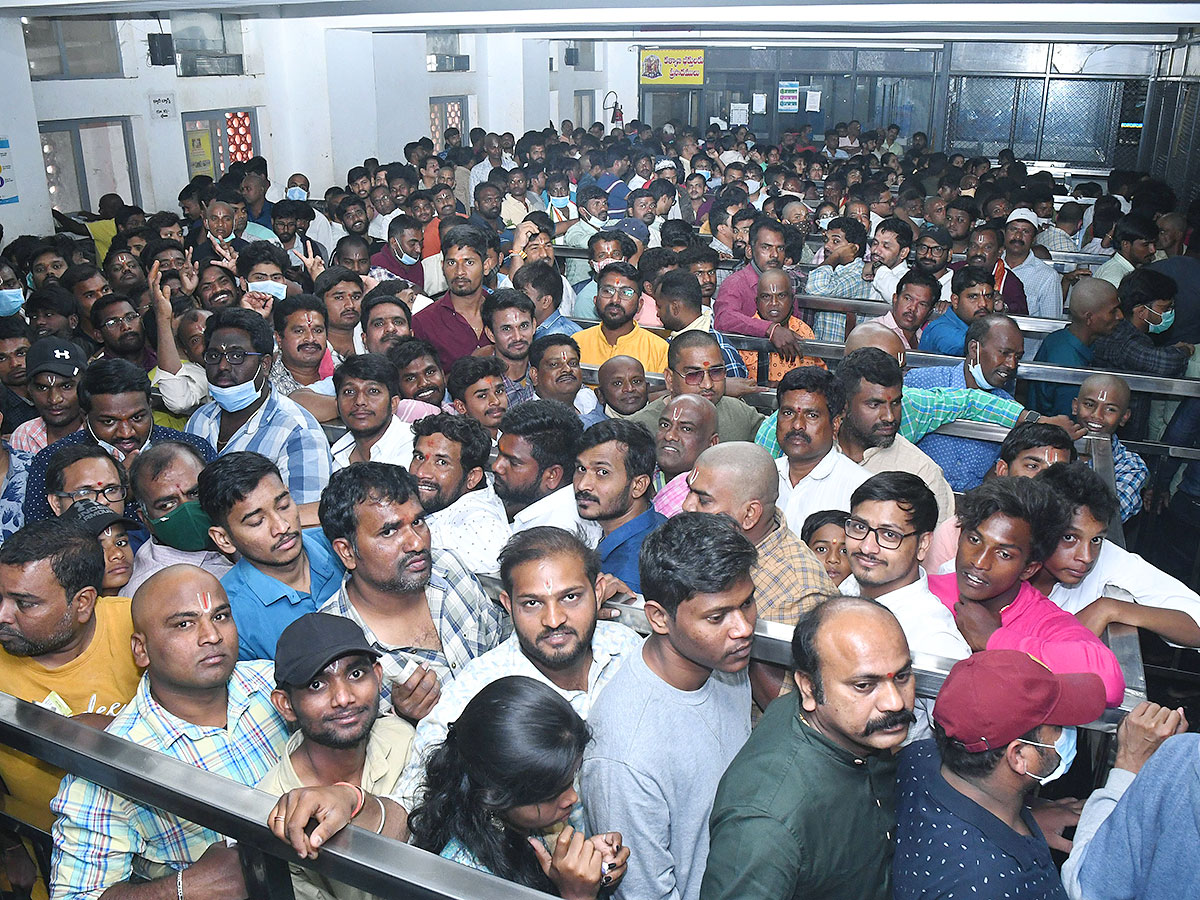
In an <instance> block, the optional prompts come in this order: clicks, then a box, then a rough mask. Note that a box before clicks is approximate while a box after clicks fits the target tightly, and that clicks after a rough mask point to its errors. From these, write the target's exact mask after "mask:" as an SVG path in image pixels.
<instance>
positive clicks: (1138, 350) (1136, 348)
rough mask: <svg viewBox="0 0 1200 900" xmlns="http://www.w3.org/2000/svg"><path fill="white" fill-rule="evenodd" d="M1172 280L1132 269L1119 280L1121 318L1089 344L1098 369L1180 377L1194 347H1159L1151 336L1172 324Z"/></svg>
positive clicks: (1118, 297)
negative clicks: (1114, 326) (1107, 332)
mask: <svg viewBox="0 0 1200 900" xmlns="http://www.w3.org/2000/svg"><path fill="white" fill-rule="evenodd" d="M1177 291H1178V287H1177V286H1176V283H1175V279H1173V278H1171V277H1170V276H1169V275H1164V274H1163V273H1162V272H1159V271H1156V270H1154V269H1135V270H1134V271H1132V272H1130V273H1129V274H1128V275H1126V276H1125V277H1124V278H1122V279H1121V284H1120V287H1118V288H1117V301H1118V302H1119V303H1120V305H1121V312H1122V314H1123V315H1124V318H1123V319H1121V320H1120V321H1118V322H1117V327H1116V328H1115V329H1113V331H1112V332H1111V333H1110V334H1106V335H1104V336H1103V337H1100V338H1098V339H1097V340H1096V342H1095V343H1094V344H1093V345H1092V353H1093V354H1095V356H1094V357H1093V360H1092V361H1093V363H1094V364H1095V365H1096V366H1097V367H1098V368H1103V369H1118V370H1120V371H1123V372H1140V373H1142V374H1144V375H1161V376H1163V377H1166V378H1179V377H1180V376H1182V375H1183V373H1184V370H1186V369H1187V363H1188V360H1189V359H1190V358H1191V356H1192V353H1193V352H1194V351H1195V347H1194V346H1193V345H1192V344H1188V343H1184V342H1182V341H1180V342H1178V343H1174V344H1167V345H1163V346H1159V345H1157V344H1155V343H1154V339H1153V338H1151V337H1150V335H1155V334H1163V333H1164V332H1166V331H1168V330H1169V329H1170V328H1171V326H1172V325H1174V324H1175V296H1176V293H1177Z"/></svg>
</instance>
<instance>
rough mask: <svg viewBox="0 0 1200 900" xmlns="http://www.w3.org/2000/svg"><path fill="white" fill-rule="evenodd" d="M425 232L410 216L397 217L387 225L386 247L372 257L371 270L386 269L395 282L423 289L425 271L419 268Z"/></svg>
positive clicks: (400, 215)
mask: <svg viewBox="0 0 1200 900" xmlns="http://www.w3.org/2000/svg"><path fill="white" fill-rule="evenodd" d="M424 233H425V229H424V228H423V227H422V226H421V224H420V223H419V222H418V221H417V220H416V219H414V218H413V217H412V216H407V215H404V214H403V213H399V214H397V215H395V216H394V217H392V219H391V221H389V222H388V224H387V246H386V247H384V248H383V249H382V250H380V251H379V252H378V253H376V254H375V255H374V256H372V257H371V267H372V268H379V269H385V270H387V271H388V272H391V273H392V274H393V275H395V276H396V277H397V278H403V279H404V280H405V281H408V282H411V283H412V284H414V285H416V287H417V290H423V289H424V287H425V270H424V269H422V268H421V257H422V256H423V253H422V244H423V242H424Z"/></svg>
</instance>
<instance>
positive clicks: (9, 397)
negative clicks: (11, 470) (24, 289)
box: [0, 288, 82, 436]
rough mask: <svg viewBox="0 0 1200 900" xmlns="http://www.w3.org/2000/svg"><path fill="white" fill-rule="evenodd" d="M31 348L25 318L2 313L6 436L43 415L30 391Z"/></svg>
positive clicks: (1, 409)
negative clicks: (35, 404)
mask: <svg viewBox="0 0 1200 900" xmlns="http://www.w3.org/2000/svg"><path fill="white" fill-rule="evenodd" d="M16 290H18V291H19V290H20V289H19V288H17V289H16ZM30 349H31V341H30V339H29V327H28V326H27V325H26V324H25V321H24V320H23V319H22V318H21V317H20V316H3V317H0V417H2V421H3V426H0V427H3V430H4V434H5V435H6V436H7V435H11V434H12V433H13V431H14V430H15V429H16V428H17V427H18V426H20V425H22V424H24V423H25V422H29V421H31V420H32V419H36V418H37V417H38V415H39V412H38V409H37V407H36V406H34V403H33V398H32V397H31V396H30V392H29V379H30V375H29V351H30ZM81 368H82V366H81Z"/></svg>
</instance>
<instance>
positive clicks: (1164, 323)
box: [1146, 307, 1175, 334]
mask: <svg viewBox="0 0 1200 900" xmlns="http://www.w3.org/2000/svg"><path fill="white" fill-rule="evenodd" d="M1146 311H1147V312H1152V313H1154V314H1155V315H1156V316H1158V324H1157V325H1155V324H1154V323H1153V322H1151V321H1150V320H1149V319H1147V320H1146V324H1147V325H1149V326H1150V333H1151V334H1162V333H1163V332H1164V331H1166V330H1167V329H1168V328H1170V327H1171V326H1172V325H1174V324H1175V309H1174V307H1172V308H1171V309H1168V310H1167V311H1166V312H1165V313H1160V312H1158V311H1157V310H1154V309H1151V308H1150V307H1146Z"/></svg>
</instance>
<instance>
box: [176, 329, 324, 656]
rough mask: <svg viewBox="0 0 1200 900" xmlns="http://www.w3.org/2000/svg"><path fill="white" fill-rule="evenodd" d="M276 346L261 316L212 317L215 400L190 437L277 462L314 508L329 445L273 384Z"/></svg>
mask: <svg viewBox="0 0 1200 900" xmlns="http://www.w3.org/2000/svg"><path fill="white" fill-rule="evenodd" d="M274 346H275V341H274V337H273V336H272V334H271V326H270V325H268V324H267V321H266V320H265V319H264V318H263V317H262V316H260V315H259V314H258V313H256V312H252V311H251V310H248V309H221V310H218V311H217V312H215V313H213V315H212V317H211V318H210V319H209V320H208V322H206V323H205V326H204V369H205V373H206V374H207V376H208V384H209V393H211V394H212V397H213V399H212V402H210V403H206V404H205V405H204V406H202V407H200V408H199V409H198V410H196V412H194V413H193V414H192V417H191V418H190V419H189V420H188V424H187V433H188V434H189V435H194V436H195V437H198V438H202V439H203V440H205V441H207V442H208V443H209V444H211V445H213V446H216V447H218V448H219V450H220V453H221V455H222V456H225V455H228V454H230V453H234V452H237V451H243V450H248V451H251V452H254V453H260V454H262V455H263V456H265V457H266V458H267V459H269V460H273V461H274V462H275V463H276V465H278V467H279V471H280V473H281V475H282V477H283V479H284V484H286V485H287V488H288V490H289V491H290V493H291V496H292V498H293V499H294V500H295V502H297V503H312V502H315V501H316V500H318V499H320V495H321V488H322V487H324V486H325V484H326V483H327V482H328V481H329V473H330V471H331V469H332V457H331V456H330V453H329V441H328V440H327V439H326V437H325V433H324V432H323V431H322V430H321V426H320V425H318V424H317V420H316V419H314V418H313V417H312V415H311V414H309V412H308V411H307V410H305V409H304V408H302V407H301V406H300V405H299V404H297V403H295V402H294V401H292V400H291V399H290V398H288V397H282V396H280V395H279V394H278V392H276V391H275V390H274V388H273V387H272V386H271V380H270V377H269V376H268V373H269V372H270V371H271V365H272V363H273V362H274V353H273V349H274ZM270 656H271V654H270V653H267V654H266V656H264V657H262V658H263V659H267V658H270Z"/></svg>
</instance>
